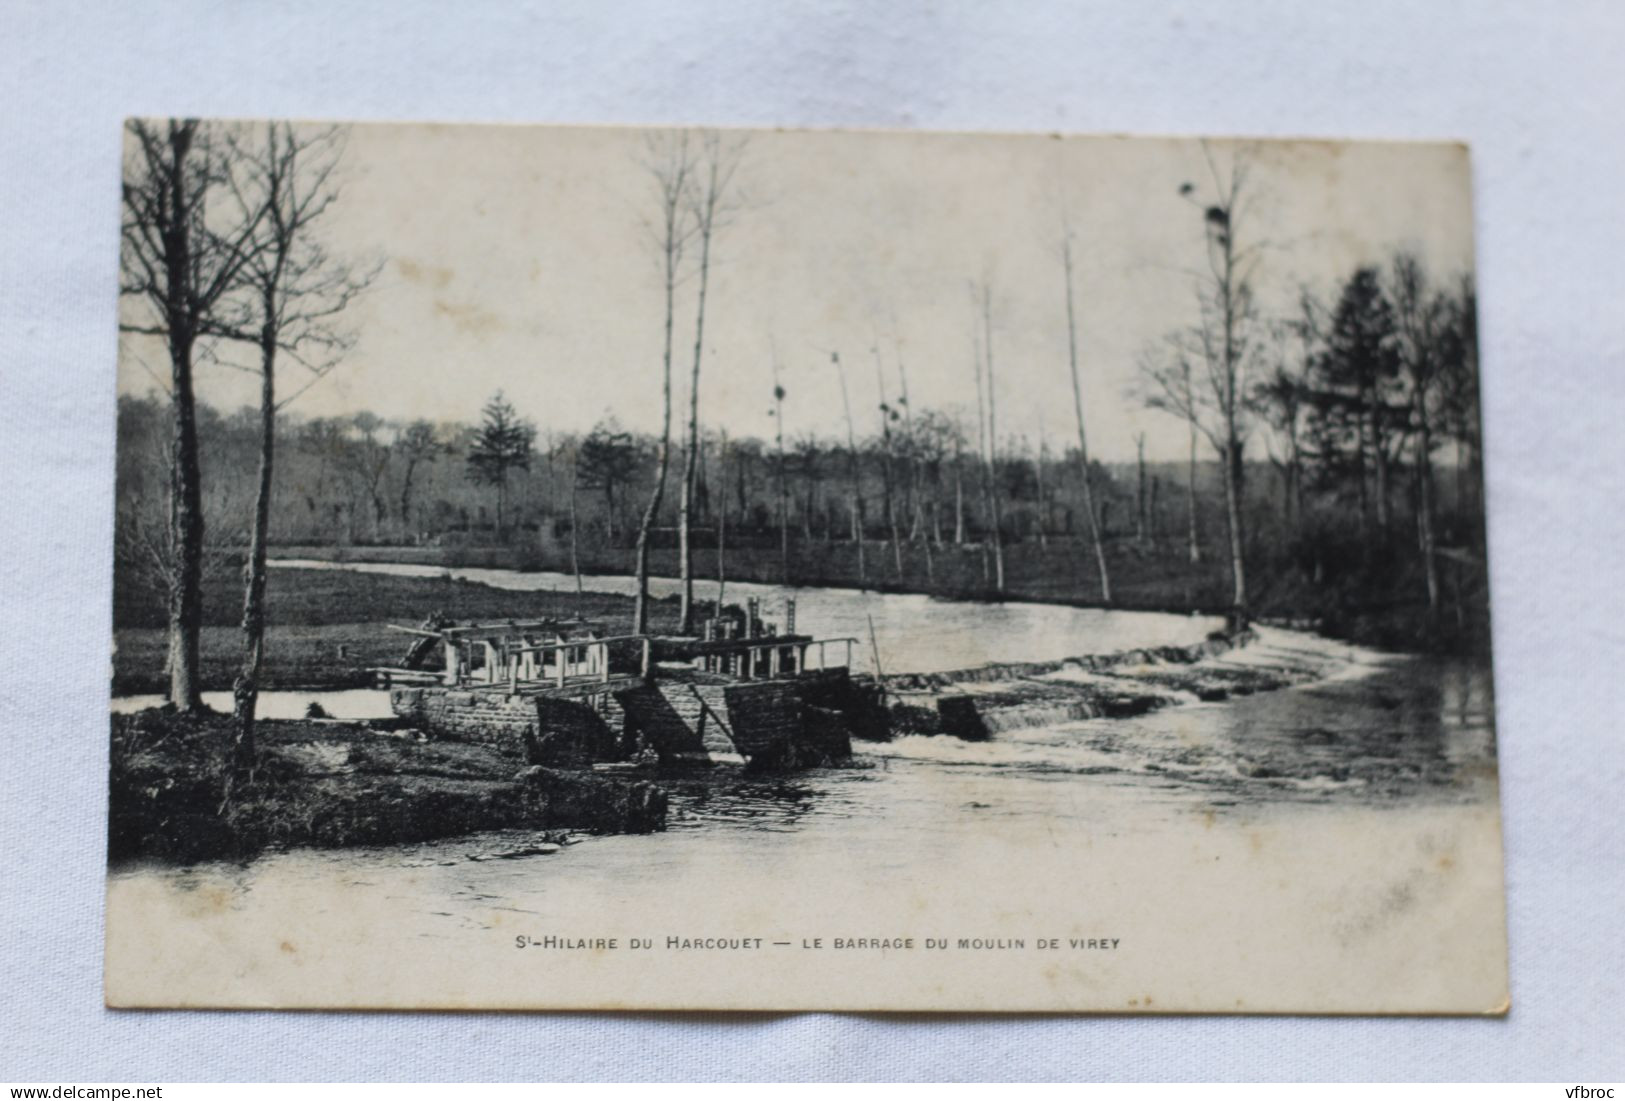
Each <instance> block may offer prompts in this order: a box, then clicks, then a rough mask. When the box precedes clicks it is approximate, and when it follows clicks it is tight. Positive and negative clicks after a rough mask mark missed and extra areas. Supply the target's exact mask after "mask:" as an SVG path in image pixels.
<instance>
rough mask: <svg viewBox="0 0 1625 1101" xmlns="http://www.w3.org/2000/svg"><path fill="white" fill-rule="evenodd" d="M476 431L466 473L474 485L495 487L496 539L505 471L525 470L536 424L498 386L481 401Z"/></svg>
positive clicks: (502, 511)
mask: <svg viewBox="0 0 1625 1101" xmlns="http://www.w3.org/2000/svg"><path fill="white" fill-rule="evenodd" d="M481 417H482V419H481V422H480V428H479V432H478V433H477V434H476V435H475V437H474V442H473V444H472V446H470V447H469V449H468V476H469V478H470V480H472V481H473V482H474V484H476V485H488V486H495V487H496V491H497V540H498V541H499V542H500V541H501V540H502V538H503V533H504V532H505V531H506V528H505V526H504V516H505V514H506V507H507V503H508V475H509V474H510V473H511V472H512V471H515V470H529V469H530V460H531V455H532V453H533V451H534V444H535V441H536V427H535V426H534V425H533V424H531V423H530V422H529V421H526V420H521V419H520V417H519V414H518V412H517V411H515V409H514V407H513V403H512V402H510V401H508V399H506V398H504V397H503V396H502V391H501V390H498V391H497V392H496V394H495V395H494V396H493V397H492V398H491V400H490V401H488V402H486V403H485V409H484V411H483V413H482V414H481Z"/></svg>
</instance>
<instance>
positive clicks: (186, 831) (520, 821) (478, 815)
mask: <svg viewBox="0 0 1625 1101" xmlns="http://www.w3.org/2000/svg"><path fill="white" fill-rule="evenodd" d="M255 735H256V741H257V750H258V752H257V761H256V767H255V769H254V775H253V778H252V779H251V780H249V781H247V782H245V783H243V784H241V785H239V786H238V787H237V789H236V790H235V791H234V792H233V793H232V795H231V797H230V798H229V799H228V798H227V797H226V792H225V777H226V775H227V768H226V761H225V752H226V748H227V747H228V746H229V745H230V744H231V718H230V716H227V715H217V714H212V713H206V714H202V715H195V716H192V715H178V714H176V713H174V712H172V711H166V710H162V709H149V710H145V711H139V712H135V713H133V714H129V715H114V716H113V721H112V745H111V754H110V767H109V783H108V859H109V861H110V862H118V861H124V860H131V859H136V858H150V859H156V860H159V861H164V862H179V863H185V862H191V861H196V860H201V859H211V858H230V859H246V858H248V857H252V856H254V855H257V854H258V853H260V852H262V851H264V850H266V849H289V848H346V847H353V846H366V845H399V844H407V843H412V842H419V841H429V840H433V839H436V838H441V837H452V836H457V835H461V834H468V833H475V832H479V831H485V830H502V829H522V830H527V831H532V832H533V833H535V834H536V837H535V844H536V845H550V846H553V848H554V849H556V848H557V846H558V845H560V844H561V843H563V841H564V840H565V839H566V835H565V834H564V833H562V832H560V831H583V832H607V833H648V832H652V831H656V830H661V829H664V828H665V824H666V794H665V792H664V791H662V790H661V789H660V788H657V787H655V786H654V785H652V784H649V783H647V782H644V781H641V780H638V779H621V778H614V777H603V776H595V775H593V774H592V773H583V772H565V771H559V770H552V769H543V768H537V767H526V766H525V765H524V764H523V762H515V761H514V760H512V759H510V758H507V757H504V756H503V755H501V754H499V753H497V752H496V751H494V750H492V749H490V748H489V747H486V746H481V745H475V744H470V743H462V742H429V741H426V740H424V739H422V738H421V737H415V736H413V734H412V732H401V731H395V730H392V729H390V727H389V725H388V724H379V725H378V726H374V725H373V724H370V723H342V722H326V721H312V720H303V721H301V720H290V719H272V720H266V721H263V722H261V723H258V724H257V725H256V728H255ZM527 855H531V854H527Z"/></svg>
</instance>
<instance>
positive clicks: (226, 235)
mask: <svg viewBox="0 0 1625 1101" xmlns="http://www.w3.org/2000/svg"><path fill="white" fill-rule="evenodd" d="M125 133H126V137H127V141H126V150H125V157H124V182H123V188H122V195H123V218H122V227H121V228H122V237H123V249H122V251H121V254H120V269H121V270H120V281H119V289H120V293H121V294H123V295H125V296H128V297H129V298H131V299H133V300H135V301H136V302H138V303H139V304H140V306H142V307H144V313H145V316H142V317H135V318H127V319H125V320H123V321H121V324H120V328H121V329H122V330H123V331H125V332H129V333H140V334H144V335H148V336H155V337H158V338H160V339H162V340H163V342H164V344H165V346H166V347H167V349H168V352H169V365H170V376H169V399H170V409H171V414H172V421H173V437H172V442H171V449H170V493H169V527H170V537H169V540H168V542H169V544H170V546H171V547H173V550H174V569H173V570H172V571H171V572H170V574H169V578H168V593H167V599H168V612H169V700H170V702H171V703H172V704H173V705H174V706H175V707H177V708H179V709H180V710H183V711H199V710H202V708H203V697H202V692H201V685H200V683H199V680H198V639H199V636H200V633H201V631H202V625H203V589H202V577H203V557H204V517H203V503H202V490H201V488H200V482H201V473H200V468H199V464H198V440H197V402H196V397H195V391H194V388H193V377H192V376H193V360H194V358H195V356H196V354H197V352H198V342H199V340H200V339H206V338H207V336H208V332H207V329H208V324H209V321H210V319H211V317H212V315H213V314H214V312H215V310H216V309H217V307H219V305H220V304H221V302H222V300H223V299H225V297H226V296H227V295H229V294H230V293H232V292H233V291H234V290H235V289H236V288H237V286H238V285H239V281H240V277H241V275H242V271H243V265H244V264H245V263H247V261H248V258H249V256H250V254H251V253H252V251H253V240H254V236H255V233H256V231H257V230H258V228H259V217H260V216H261V212H255V213H253V214H250V215H249V216H247V217H245V218H241V219H232V218H229V217H227V218H224V219H222V218H221V216H220V214H219V213H218V211H219V206H218V204H212V203H211V198H212V197H213V196H216V195H218V194H219V193H221V192H222V191H224V190H226V189H227V188H228V187H229V186H230V184H231V176H230V172H231V166H230V163H229V160H228V158H226V157H225V156H223V155H222V149H221V143H220V141H219V140H218V138H217V137H216V135H214V134H213V132H211V131H210V130H208V129H206V128H205V127H204V125H203V124H202V123H200V122H198V121H197V120H196V119H170V120H168V121H167V122H145V121H141V120H132V121H131V122H129V123H128V124H127V125H126V127H125Z"/></svg>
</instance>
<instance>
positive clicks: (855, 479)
mask: <svg viewBox="0 0 1625 1101" xmlns="http://www.w3.org/2000/svg"><path fill="white" fill-rule="evenodd" d="M829 361H830V363H831V364H833V365H834V367H835V373H836V375H838V376H839V377H840V380H841V409H842V411H843V412H844V413H845V414H846V455H847V459H848V460H849V467H850V473H851V476H852V498H851V505H850V513H851V520H852V541H853V542H855V543H857V545H858V588H860V589H866V588H868V587H869V571H868V568H867V566H866V565H865V562H864V555H863V543H864V531H863V526H864V525H863V472H862V467H861V466H860V465H859V461H858V431H857V428H856V427H855V426H854V424H853V421H852V399H851V396H850V395H849V394H848V393H847V389H846V368H845V367H844V366H842V364H841V353H840V352H831V353H830V354H829Z"/></svg>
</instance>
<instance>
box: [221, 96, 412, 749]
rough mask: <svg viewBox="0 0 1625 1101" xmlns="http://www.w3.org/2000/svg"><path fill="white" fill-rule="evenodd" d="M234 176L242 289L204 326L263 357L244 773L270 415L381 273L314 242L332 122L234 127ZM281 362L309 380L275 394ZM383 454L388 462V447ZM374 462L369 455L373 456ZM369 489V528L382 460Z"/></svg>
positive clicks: (266, 521)
mask: <svg viewBox="0 0 1625 1101" xmlns="http://www.w3.org/2000/svg"><path fill="white" fill-rule="evenodd" d="M228 146H229V150H230V153H231V156H232V158H233V160H234V161H236V162H237V163H238V164H239V165H241V168H242V171H241V173H240V174H237V175H233V176H231V177H229V179H230V181H231V182H232V185H233V186H232V190H233V194H234V196H235V198H236V200H237V205H238V212H239V218H240V220H241V221H243V222H245V223H250V222H252V223H254V224H256V225H257V226H258V232H257V233H256V234H255V235H254V237H253V239H252V241H251V242H250V248H249V250H248V254H247V259H246V261H245V263H244V265H243V268H242V277H243V278H242V283H243V289H242V294H241V295H240V296H239V297H238V298H237V299H236V300H235V302H234V303H233V305H234V306H235V310H234V311H233V312H229V313H227V312H222V313H220V314H218V315H217V316H216V317H214V318H213V319H211V321H210V322H208V324H207V329H208V331H211V332H215V333H218V334H219V335H221V336H226V337H229V338H232V339H235V340H239V341H244V342H249V343H252V344H253V345H255V346H256V348H257V350H258V354H259V376H260V408H259V422H260V423H259V428H260V433H259V435H260V452H259V470H258V479H257V482H256V485H255V492H254V520H253V526H252V529H251V532H250V535H249V546H248V560H247V562H245V563H244V566H243V619H242V631H243V662H242V668H241V670H240V671H239V672H238V674H237V678H236V681H235V683H234V684H233V686H232V715H233V717H234V718H235V720H236V733H235V761H236V765H237V767H238V769H239V771H243V770H248V769H251V768H252V765H253V758H254V718H255V711H256V706H257V703H258V699H259V677H260V666H261V664H262V663H263V660H264V654H265V586H266V556H267V550H268V546H269V539H270V527H271V487H272V472H273V468H274V463H275V442H276V417H277V412H278V410H280V409H281V408H282V407H284V406H286V405H287V404H288V403H289V402H291V401H293V400H294V399H295V398H297V397H298V396H299V395H300V394H302V393H304V392H305V391H306V390H307V389H309V388H310V387H311V386H312V385H314V384H315V383H316V382H317V381H319V380H320V379H321V378H322V377H323V376H324V375H326V374H327V373H328V372H329V371H330V370H331V369H332V368H333V367H334V366H335V365H336V364H337V363H338V362H339V360H340V358H341V357H342V356H343V355H344V353H345V352H346V351H347V350H348V349H349V348H350V346H351V344H352V343H353V337H352V335H351V334H350V333H349V332H347V331H346V330H344V329H342V328H340V327H339V324H338V317H339V315H340V314H342V313H343V311H344V309H345V308H346V307H347V306H348V305H349V304H350V302H351V301H352V300H353V299H354V298H355V297H356V296H357V295H358V294H360V293H361V292H362V291H363V290H365V289H366V287H367V286H368V284H369V283H370V282H371V281H372V279H373V278H374V277H375V276H376V274H377V269H376V268H371V269H363V268H360V267H357V266H355V265H353V264H352V263H350V262H348V261H345V260H343V259H340V258H338V257H335V256H334V255H332V254H331V253H330V252H328V250H327V248H326V247H325V245H324V244H323V242H322V241H321V239H320V237H319V235H318V230H319V223H320V221H321V219H322V216H323V215H324V214H325V213H326V212H327V211H328V209H329V208H330V207H331V206H332V205H333V203H335V202H336V201H337V200H338V197H339V188H338V183H337V180H336V178H335V172H336V171H337V169H338V165H339V160H340V158H341V156H342V155H343V150H344V132H343V131H342V130H340V129H338V128H336V127H327V128H322V129H317V130H300V129H296V128H295V127H294V126H293V125H292V124H290V123H286V122H270V123H266V124H265V128H264V130H263V131H258V130H256V131H250V132H249V133H247V134H233V135H232V136H231V137H230V139H229V142H228ZM279 363H293V364H296V365H297V366H298V367H299V368H301V369H302V370H303V371H304V372H305V373H306V375H307V376H308V377H307V378H306V379H305V380H304V381H303V382H302V383H301V384H300V385H299V386H297V387H296V388H295V389H294V390H293V392H292V393H290V394H288V395H287V396H285V397H283V398H281V399H280V400H279V399H278V397H277V388H276V381H277V371H278V366H279ZM355 421H356V427H357V429H358V430H359V431H361V432H362V434H363V436H365V437H367V438H368V439H369V440H370V439H371V438H372V436H373V434H374V432H375V431H376V428H377V418H376V417H373V416H372V415H371V414H357V416H356V418H355ZM385 454H386V461H387V451H386V452H385ZM368 458H369V459H370V458H371V456H370V455H369V456H368ZM372 465H376V466H377V467H378V468H379V469H376V470H372V471H370V473H371V474H372V477H371V478H370V479H369V480H368V483H367V485H368V489H369V492H370V493H371V497H372V503H373V520H374V526H375V528H376V525H377V524H378V522H379V521H381V519H382V514H383V498H382V496H381V495H380V493H379V490H378V480H379V476H380V475H381V473H382V471H381V466H382V464H381V463H378V464H372Z"/></svg>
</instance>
